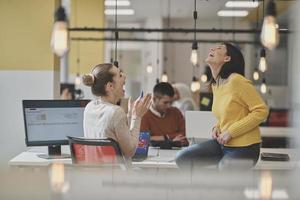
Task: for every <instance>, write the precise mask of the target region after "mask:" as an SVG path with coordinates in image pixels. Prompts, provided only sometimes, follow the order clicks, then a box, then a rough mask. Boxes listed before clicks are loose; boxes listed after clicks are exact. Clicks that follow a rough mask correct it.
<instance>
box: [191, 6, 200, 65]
mask: <svg viewBox="0 0 300 200" xmlns="http://www.w3.org/2000/svg"><path fill="white" fill-rule="evenodd" d="M193 17H194V41H193V44H192V52H191V57H190V61H191V63H192V64H193V66H196V65H197V63H198V53H197V50H198V43H197V41H196V27H197V7H196V0H194V12H193Z"/></svg>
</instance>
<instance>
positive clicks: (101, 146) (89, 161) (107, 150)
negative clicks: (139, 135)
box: [68, 136, 126, 166]
mask: <svg viewBox="0 0 300 200" xmlns="http://www.w3.org/2000/svg"><path fill="white" fill-rule="evenodd" d="M68 139H69V145H70V151H71V157H72V163H73V164H80V165H97V166H98V165H101V166H119V165H124V166H125V165H126V162H125V159H124V157H123V155H122V153H121V150H120V148H119V145H118V143H117V142H116V141H114V140H113V139H109V138H100V139H89V138H82V137H70V136H68Z"/></svg>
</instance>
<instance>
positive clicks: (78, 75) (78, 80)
mask: <svg viewBox="0 0 300 200" xmlns="http://www.w3.org/2000/svg"><path fill="white" fill-rule="evenodd" d="M80 84H81V76H80V74H79V73H77V74H76V77H75V85H76V86H79V85H80Z"/></svg>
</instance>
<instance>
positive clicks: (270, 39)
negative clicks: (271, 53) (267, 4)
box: [260, 15, 279, 50]
mask: <svg viewBox="0 0 300 200" xmlns="http://www.w3.org/2000/svg"><path fill="white" fill-rule="evenodd" d="M260 39H261V43H262V44H263V45H264V46H265V47H266V48H268V49H269V50H273V49H274V48H275V47H277V46H278V44H279V32H278V24H277V22H276V18H275V17H274V16H271V15H269V16H266V17H265V18H264V22H263V26H262V30H261V35H260Z"/></svg>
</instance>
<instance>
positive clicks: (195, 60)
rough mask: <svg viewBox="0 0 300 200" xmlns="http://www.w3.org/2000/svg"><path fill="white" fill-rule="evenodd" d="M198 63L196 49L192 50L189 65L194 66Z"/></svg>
mask: <svg viewBox="0 0 300 200" xmlns="http://www.w3.org/2000/svg"><path fill="white" fill-rule="evenodd" d="M197 62H198V55H197V49H193V50H192V53H191V63H192V64H193V65H194V66H196V65H197Z"/></svg>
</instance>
